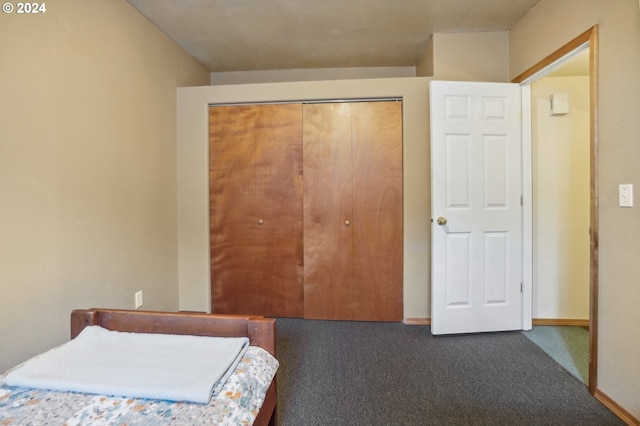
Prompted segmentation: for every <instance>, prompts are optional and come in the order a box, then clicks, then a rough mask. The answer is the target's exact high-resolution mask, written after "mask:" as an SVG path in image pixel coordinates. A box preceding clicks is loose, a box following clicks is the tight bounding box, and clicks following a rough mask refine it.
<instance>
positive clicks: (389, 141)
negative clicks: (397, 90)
mask: <svg viewBox="0 0 640 426" xmlns="http://www.w3.org/2000/svg"><path fill="white" fill-rule="evenodd" d="M351 109H352V152H353V187H354V191H353V228H352V229H353V278H352V279H353V285H354V288H356V289H357V291H358V294H357V295H356V298H357V299H359V300H360V309H359V310H360V313H359V319H362V320H376V321H402V318H403V309H402V304H403V300H402V253H403V242H402V103H401V102H396V101H390V102H361V103H354V104H352V105H351Z"/></svg>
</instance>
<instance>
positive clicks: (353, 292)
mask: <svg viewBox="0 0 640 426" xmlns="http://www.w3.org/2000/svg"><path fill="white" fill-rule="evenodd" d="M303 147H304V173H305V181H304V231H305V236H304V259H305V263H304V265H305V275H304V277H305V278H304V287H305V318H316V319H339V320H358V321H401V320H402V317H403V310H402V306H403V300H402V104H401V103H399V102H395V101H394V102H363V103H333V104H315V105H305V107H304V130H303ZM347 221H348V222H347Z"/></svg>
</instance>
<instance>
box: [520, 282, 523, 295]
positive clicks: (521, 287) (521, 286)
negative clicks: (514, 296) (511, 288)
mask: <svg viewBox="0 0 640 426" xmlns="http://www.w3.org/2000/svg"><path fill="white" fill-rule="evenodd" d="M523 288H524V285H523V284H522V283H520V293H524V290H523Z"/></svg>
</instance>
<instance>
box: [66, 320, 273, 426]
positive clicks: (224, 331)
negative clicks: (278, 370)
mask: <svg viewBox="0 0 640 426" xmlns="http://www.w3.org/2000/svg"><path fill="white" fill-rule="evenodd" d="M88 325H99V326H101V327H103V328H106V329H108V330H115V331H128V332H134V333H163V334H187V335H195V336H219V337H248V338H249V344H250V345H253V346H259V347H261V348H263V349H265V350H267V351H268V352H269V353H270V354H271V355H273V356H276V329H275V319H270V318H264V317H256V316H243V315H218V314H206V313H198V312H154V311H132V310H122V309H96V308H94V309H76V310H74V311H72V312H71V338H72V339H73V338H75V337H76V336H77V335H78V334H79V333H80V332H81V331H82V329H84V328H85V327H86V326H88ZM276 402H277V395H276V379H275V378H274V379H273V381H272V382H271V386H269V389H268V390H267V395H266V397H265V400H264V403H263V404H262V407H261V408H260V412H259V413H258V416H257V417H256V420H255V422H254V425H256V426H267V425H269V426H276V424H277V410H276V408H277V407H276V405H277V404H276Z"/></svg>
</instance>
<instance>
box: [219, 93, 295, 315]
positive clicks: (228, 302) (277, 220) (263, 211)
mask: <svg viewBox="0 0 640 426" xmlns="http://www.w3.org/2000/svg"><path fill="white" fill-rule="evenodd" d="M301 118H302V109H301V105H293V104H291V105H243V106H216V107H211V108H210V111H209V126H210V128H209V145H210V149H209V152H210V158H209V164H210V175H209V181H210V185H209V188H210V189H209V190H210V194H209V198H210V222H211V237H210V241H211V281H212V284H211V285H212V287H211V289H212V291H211V294H212V306H213V311H214V312H216V313H234V314H251V315H267V316H282V317H289V316H293V317H301V316H302V315H303V287H302V261H303V260H302V124H301Z"/></svg>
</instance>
